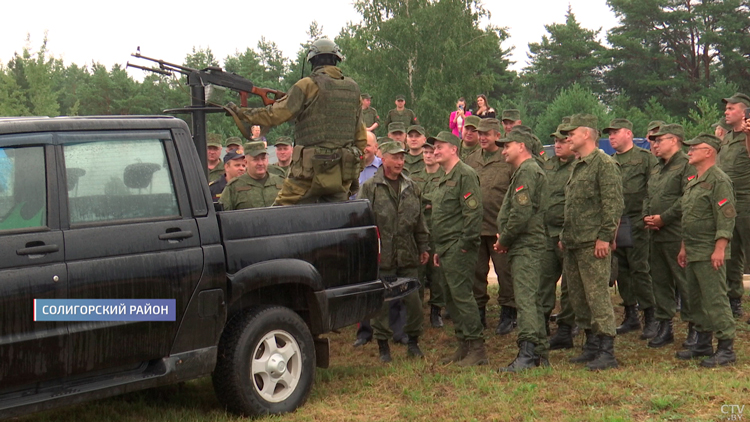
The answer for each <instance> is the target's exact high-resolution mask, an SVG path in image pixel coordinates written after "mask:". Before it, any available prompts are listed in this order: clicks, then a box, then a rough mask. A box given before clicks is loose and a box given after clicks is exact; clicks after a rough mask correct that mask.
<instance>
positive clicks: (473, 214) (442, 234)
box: [428, 161, 482, 255]
mask: <svg viewBox="0 0 750 422" xmlns="http://www.w3.org/2000/svg"><path fill="white" fill-rule="evenodd" d="M428 196H429V199H430V201H432V237H433V239H434V241H435V252H436V253H437V254H438V255H442V254H444V253H445V252H446V251H448V249H450V248H451V246H453V245H456V244H458V246H459V247H460V248H461V249H463V250H466V251H470V250H476V249H477V248H478V247H479V242H480V238H479V235H480V232H481V230H482V190H481V189H480V187H479V178H478V177H477V174H476V172H474V170H472V168H471V167H469V166H468V165H466V164H465V163H464V162H462V161H459V162H458V163H456V165H455V166H454V167H453V168H452V169H451V171H450V172H448V173H447V174H446V175H444V176H443V177H442V178H441V179H440V181H438V185H437V187H436V188H435V189H434V190H433V191H432V192H430V193H429V195H428Z"/></svg>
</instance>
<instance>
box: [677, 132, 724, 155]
mask: <svg viewBox="0 0 750 422" xmlns="http://www.w3.org/2000/svg"><path fill="white" fill-rule="evenodd" d="M699 144H706V145H708V146H710V147H711V148H713V149H715V150H716V152H719V151H720V150H721V139H719V138H718V137H716V136H714V135H709V134H708V133H701V134H700V135H698V136H696V137H695V138H693V139H691V140H689V141H685V145H699Z"/></svg>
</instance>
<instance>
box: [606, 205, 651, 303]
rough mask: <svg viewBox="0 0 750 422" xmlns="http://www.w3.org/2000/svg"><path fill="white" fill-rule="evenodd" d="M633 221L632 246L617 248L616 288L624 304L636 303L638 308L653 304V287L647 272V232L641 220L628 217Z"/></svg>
mask: <svg viewBox="0 0 750 422" xmlns="http://www.w3.org/2000/svg"><path fill="white" fill-rule="evenodd" d="M630 221H631V222H632V223H633V227H632V236H633V247H632V248H617V249H616V250H615V251H614V252H613V255H614V256H615V258H617V266H618V271H617V289H618V290H619V292H620V296H621V297H622V301H623V302H624V303H625V305H626V306H632V305H636V304H638V305H639V306H640V309H641V310H643V309H648V308H651V307H653V306H654V288H653V284H652V282H651V274H650V273H649V237H650V236H649V233H648V231H646V229H645V228H644V224H643V221H642V220H639V219H638V218H633V217H631V218H630Z"/></svg>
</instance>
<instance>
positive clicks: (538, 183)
mask: <svg viewBox="0 0 750 422" xmlns="http://www.w3.org/2000/svg"><path fill="white" fill-rule="evenodd" d="M514 132H515V131H514ZM514 132H511V134H510V135H509V138H508V140H514V139H516V138H514V137H513V133H514ZM528 138H529V139H530V137H528ZM519 139H520V138H519ZM514 142H516V141H514ZM545 184H546V177H545V175H544V171H542V169H541V168H539V165H538V164H537V163H536V160H535V159H534V158H533V157H532V158H529V159H527V160H526V161H524V162H523V163H521V165H520V166H518V168H517V169H516V170H515V171H514V172H513V177H512V179H511V181H510V188H509V189H508V193H507V194H506V195H505V198H504V199H503V205H502V208H500V213H499V214H498V216H497V228H498V232H499V234H500V238H499V239H498V241H499V242H500V244H501V245H503V246H507V247H508V248H509V249H508V257H509V264H510V270H511V273H512V279H513V288H514V291H515V302H516V305H517V309H518V343H519V344H521V343H522V342H531V343H533V344H534V345H535V348H534V353H535V354H536V355H538V356H541V357H544V358H547V355H548V353H549V352H548V349H549V343H548V341H547V331H546V329H545V318H544V314H543V312H542V306H541V305H542V304H541V296H540V295H539V285H540V276H541V274H540V267H539V261H538V259H539V256H541V255H542V254H543V253H544V246H545V245H544V242H545V236H544V214H543V211H542V210H541V202H542V191H543V190H544V185H545Z"/></svg>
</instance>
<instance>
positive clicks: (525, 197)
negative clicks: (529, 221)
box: [515, 192, 531, 205]
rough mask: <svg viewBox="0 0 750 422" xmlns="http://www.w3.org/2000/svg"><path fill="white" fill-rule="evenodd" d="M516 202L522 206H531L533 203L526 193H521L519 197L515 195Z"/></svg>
mask: <svg viewBox="0 0 750 422" xmlns="http://www.w3.org/2000/svg"><path fill="white" fill-rule="evenodd" d="M515 198H516V201H518V203H519V204H520V205H529V204H530V203H531V199H530V198H529V194H528V193H526V192H521V193H519V194H518V195H515Z"/></svg>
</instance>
